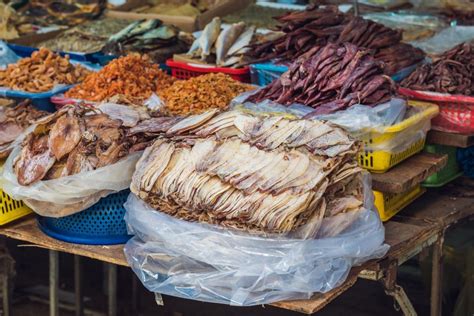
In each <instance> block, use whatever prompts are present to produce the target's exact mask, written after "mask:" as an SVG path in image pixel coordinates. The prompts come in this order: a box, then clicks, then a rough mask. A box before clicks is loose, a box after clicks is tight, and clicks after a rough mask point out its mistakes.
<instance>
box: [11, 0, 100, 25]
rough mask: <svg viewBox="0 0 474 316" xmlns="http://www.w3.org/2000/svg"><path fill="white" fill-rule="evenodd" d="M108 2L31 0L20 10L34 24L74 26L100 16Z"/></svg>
mask: <svg viewBox="0 0 474 316" xmlns="http://www.w3.org/2000/svg"><path fill="white" fill-rule="evenodd" d="M106 2H107V1H105V0H80V1H77V0H63V1H55V0H29V1H28V3H27V4H26V5H25V6H24V7H22V8H21V9H20V11H21V13H22V14H23V15H24V16H26V18H27V19H28V20H29V21H30V22H31V23H33V24H37V25H43V26H51V25H54V24H57V25H69V26H73V25H78V24H81V23H83V22H85V21H87V20H93V19H95V18H96V17H98V16H99V15H100V14H101V13H102V11H103V10H104V9H105V7H106Z"/></svg>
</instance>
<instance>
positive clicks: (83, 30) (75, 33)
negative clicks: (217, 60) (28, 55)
mask: <svg viewBox="0 0 474 316" xmlns="http://www.w3.org/2000/svg"><path fill="white" fill-rule="evenodd" d="M129 24H130V21H128V20H120V19H110V18H104V19H100V20H96V21H90V22H87V23H84V24H81V25H78V26H75V27H73V28H71V29H69V30H67V31H65V32H62V33H61V34H59V35H58V36H56V37H54V38H52V39H49V40H46V41H44V42H41V43H39V44H38V46H39V47H46V48H48V49H50V50H53V51H60V52H80V53H95V52H98V51H100V50H101V49H102V48H103V47H104V45H105V43H106V42H107V40H108V39H109V37H110V36H111V35H113V34H115V33H117V32H118V31H120V30H122V29H123V28H124V27H126V26H127V25H129Z"/></svg>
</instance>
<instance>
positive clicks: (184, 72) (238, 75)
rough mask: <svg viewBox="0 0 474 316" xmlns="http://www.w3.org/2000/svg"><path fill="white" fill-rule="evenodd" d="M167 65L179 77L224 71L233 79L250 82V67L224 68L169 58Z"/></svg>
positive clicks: (186, 77) (172, 73)
mask: <svg viewBox="0 0 474 316" xmlns="http://www.w3.org/2000/svg"><path fill="white" fill-rule="evenodd" d="M166 66H168V67H170V69H171V75H172V76H173V77H175V78H178V79H189V78H192V77H197V76H200V75H205V74H208V73H218V72H220V73H224V74H226V75H229V76H231V77H232V79H234V80H237V81H241V82H245V83H250V68H249V67H244V68H224V67H212V66H207V65H198V64H189V63H184V62H179V61H174V60H172V59H168V60H167V61H166Z"/></svg>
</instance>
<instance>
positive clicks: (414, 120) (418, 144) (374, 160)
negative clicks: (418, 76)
mask: <svg viewBox="0 0 474 316" xmlns="http://www.w3.org/2000/svg"><path fill="white" fill-rule="evenodd" d="M408 105H409V106H414V107H420V108H422V109H423V110H422V111H421V112H420V113H417V114H415V115H413V116H411V117H409V118H408V119H406V120H404V121H402V122H400V123H398V124H395V125H392V126H387V127H386V128H385V129H384V130H383V131H378V130H370V131H369V132H368V133H365V135H364V136H363V137H362V138H361V141H362V144H363V149H362V151H361V152H360V153H359V155H358V160H359V165H360V166H361V167H363V168H365V169H368V170H370V171H372V172H376V173H382V172H385V171H387V170H388V169H390V168H392V167H393V166H395V165H397V164H398V163H400V162H402V161H403V160H405V159H407V158H408V157H410V156H412V155H414V154H416V153H417V152H420V151H421V150H422V149H423V147H424V145H425V140H426V135H425V137H423V138H422V139H415V140H413V142H412V143H411V144H409V146H403V147H404V149H403V150H401V151H394V152H391V151H384V150H372V149H370V148H371V147H374V146H376V147H390V143H391V142H400V138H404V137H405V135H404V131H407V130H408V129H410V128H411V129H414V128H416V127H417V126H419V125H420V124H423V123H424V122H427V121H429V120H431V118H433V117H434V116H436V115H437V114H438V113H439V109H438V106H437V105H435V104H432V103H426V102H418V101H408ZM402 141H403V139H402ZM367 148H369V149H367Z"/></svg>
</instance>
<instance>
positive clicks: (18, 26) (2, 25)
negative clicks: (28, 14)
mask: <svg viewBox="0 0 474 316" xmlns="http://www.w3.org/2000/svg"><path fill="white" fill-rule="evenodd" d="M31 32H33V26H32V25H31V24H29V23H25V19H24V18H23V17H21V16H20V15H18V14H17V13H16V11H15V10H14V9H13V8H12V7H11V6H10V5H8V4H4V3H0V39H3V40H9V39H14V38H17V37H19V36H20V35H22V34H26V33H31Z"/></svg>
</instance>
